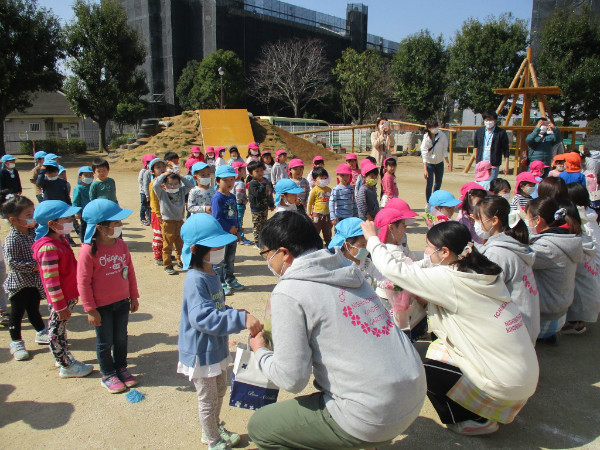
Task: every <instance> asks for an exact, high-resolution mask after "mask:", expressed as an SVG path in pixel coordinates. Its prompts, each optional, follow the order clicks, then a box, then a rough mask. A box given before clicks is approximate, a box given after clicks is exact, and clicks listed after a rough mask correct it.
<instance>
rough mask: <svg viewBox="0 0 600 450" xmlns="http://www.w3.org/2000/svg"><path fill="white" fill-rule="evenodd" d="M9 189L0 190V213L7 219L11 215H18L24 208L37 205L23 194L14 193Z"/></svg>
mask: <svg viewBox="0 0 600 450" xmlns="http://www.w3.org/2000/svg"><path fill="white" fill-rule="evenodd" d="M10 194H12V193H11V192H10V191H9V190H8V189H4V190H2V191H0V214H2V217H3V218H5V219H8V218H9V217H18V216H19V215H20V214H21V213H22V212H23V210H24V209H26V208H29V207H30V206H35V205H34V204H33V202H32V201H31V200H29V199H28V198H27V197H24V196H22V195H16V194H12V196H11V197H10V198H6V197H8V196H9V195H10Z"/></svg>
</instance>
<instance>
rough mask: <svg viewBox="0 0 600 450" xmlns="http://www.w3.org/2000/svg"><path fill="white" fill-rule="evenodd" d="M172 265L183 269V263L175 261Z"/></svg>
mask: <svg viewBox="0 0 600 450" xmlns="http://www.w3.org/2000/svg"><path fill="white" fill-rule="evenodd" d="M173 267H175V268H176V269H179V270H183V263H180V262H176V263H175V264H173Z"/></svg>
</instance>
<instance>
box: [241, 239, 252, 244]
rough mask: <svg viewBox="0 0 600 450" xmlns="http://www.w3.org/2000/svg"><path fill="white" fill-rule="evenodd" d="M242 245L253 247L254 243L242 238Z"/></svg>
mask: <svg viewBox="0 0 600 450" xmlns="http://www.w3.org/2000/svg"><path fill="white" fill-rule="evenodd" d="M242 244H243V245H252V244H253V242H252V241H249V240H248V239H246V238H242Z"/></svg>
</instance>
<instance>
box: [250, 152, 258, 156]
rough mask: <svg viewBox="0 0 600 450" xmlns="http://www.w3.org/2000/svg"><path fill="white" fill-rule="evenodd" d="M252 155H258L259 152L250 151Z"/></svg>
mask: <svg viewBox="0 0 600 450" xmlns="http://www.w3.org/2000/svg"><path fill="white" fill-rule="evenodd" d="M250 154H251V155H252V156H258V152H250Z"/></svg>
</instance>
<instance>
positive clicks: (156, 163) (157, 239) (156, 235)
mask: <svg viewBox="0 0 600 450" xmlns="http://www.w3.org/2000/svg"><path fill="white" fill-rule="evenodd" d="M148 169H150V173H151V175H152V177H153V178H154V179H153V180H151V181H150V183H149V185H148V192H149V193H150V226H151V227H152V253H154V264H156V265H157V266H162V265H163V259H162V252H163V237H162V229H161V224H162V217H161V215H160V203H159V202H158V197H157V196H156V194H155V193H154V189H153V186H154V181H155V180H156V178H158V177H159V176H160V175H162V174H163V173H165V171H166V170H167V164H166V163H165V162H164V161H163V160H162V159H160V158H154V159H153V160H152V161H150V164H148Z"/></svg>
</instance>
